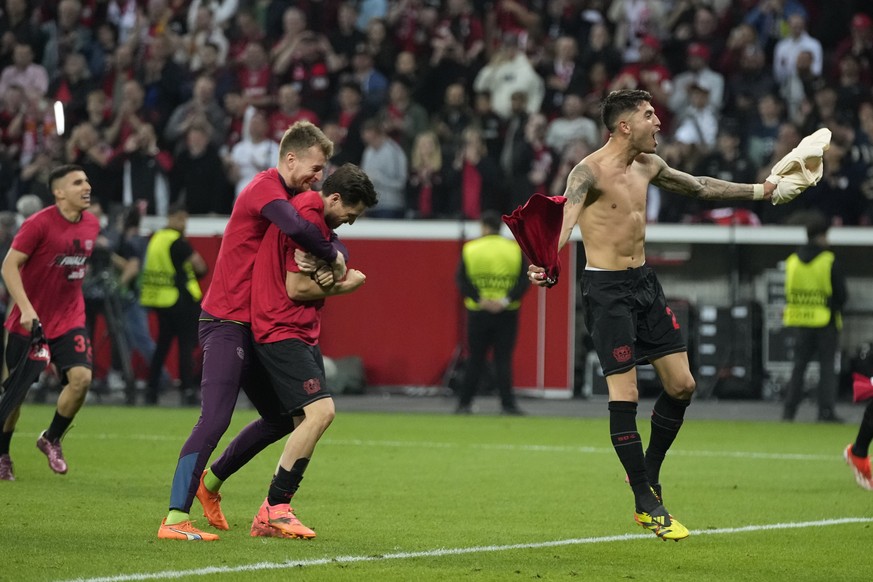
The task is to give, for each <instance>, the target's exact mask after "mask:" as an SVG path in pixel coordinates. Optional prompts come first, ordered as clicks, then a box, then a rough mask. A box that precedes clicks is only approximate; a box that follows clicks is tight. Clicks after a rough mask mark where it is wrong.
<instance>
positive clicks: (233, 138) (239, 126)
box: [221, 89, 255, 152]
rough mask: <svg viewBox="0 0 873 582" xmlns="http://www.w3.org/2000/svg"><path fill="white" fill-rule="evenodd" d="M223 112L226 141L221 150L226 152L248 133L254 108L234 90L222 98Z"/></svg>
mask: <svg viewBox="0 0 873 582" xmlns="http://www.w3.org/2000/svg"><path fill="white" fill-rule="evenodd" d="M224 111H225V112H226V113H227V139H225V141H224V145H223V146H222V148H221V150H222V151H224V152H227V151H230V148H232V147H233V146H234V145H236V144H237V143H238V142H239V141H240V140H241V139H242V138H243V135H245V134H246V133H247V132H248V128H249V120H250V119H251V117H252V115H253V114H254V112H255V108H254V107H252V106H251V105H249V104H248V103H247V102H246V100H245V98H244V97H243V96H242V94H240V92H239V90H236V89H234V90H231V91H229V92H228V93H227V94H226V95H225V96H224Z"/></svg>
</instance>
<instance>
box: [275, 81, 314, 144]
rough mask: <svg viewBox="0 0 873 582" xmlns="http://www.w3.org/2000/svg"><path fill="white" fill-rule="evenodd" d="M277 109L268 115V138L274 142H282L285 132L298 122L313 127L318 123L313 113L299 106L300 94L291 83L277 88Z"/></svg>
mask: <svg viewBox="0 0 873 582" xmlns="http://www.w3.org/2000/svg"><path fill="white" fill-rule="evenodd" d="M276 102H277V108H276V110H275V111H273V112H272V113H271V114H270V117H269V120H268V123H269V136H270V139H272V140H273V141H275V142H277V143H278V142H280V141H282V136H283V135H285V131H286V130H287V129H288V128H289V127H291V126H292V125H294V123H296V122H298V121H308V122H310V123H312V124H313V125H318V124H319V123H320V121H319V119H318V115H316V114H315V112H314V111H312V110H310V109H307V108H305V107H301V106H300V93H299V92H298V91H297V87H296V86H295V85H294V84H293V83H286V84H285V85H282V86H281V87H279V91H278V93H277V97H276Z"/></svg>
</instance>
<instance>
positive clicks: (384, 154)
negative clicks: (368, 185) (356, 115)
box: [361, 119, 409, 218]
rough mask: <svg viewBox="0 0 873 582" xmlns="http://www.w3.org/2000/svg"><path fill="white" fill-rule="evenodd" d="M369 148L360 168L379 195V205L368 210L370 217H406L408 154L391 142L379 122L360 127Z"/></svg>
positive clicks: (372, 121)
mask: <svg viewBox="0 0 873 582" xmlns="http://www.w3.org/2000/svg"><path fill="white" fill-rule="evenodd" d="M361 136H362V137H363V140H364V143H365V144H366V147H365V148H364V153H363V155H362V157H361V169H362V170H364V172H366V173H367V176H369V177H370V180H371V181H372V182H373V187H374V188H375V189H376V192H378V193H379V205H378V206H377V207H373V208H371V209H370V210H369V211H368V214H369V216H370V218H403V217H404V216H405V215H406V209H407V206H406V182H407V180H408V178H409V164H408V161H407V159H406V154H405V153H404V152H403V148H401V147H400V146H399V145H398V144H397V142H395V141H394V140H393V139H391V138H390V137H389V136H388V135H387V134H386V133H385V128H384V127H383V126H382V124H381V123H380V122H379V120H377V119H368V120H366V121H364V124H363V125H362V126H361Z"/></svg>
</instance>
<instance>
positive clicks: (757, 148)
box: [745, 93, 793, 167]
mask: <svg viewBox="0 0 873 582" xmlns="http://www.w3.org/2000/svg"><path fill="white" fill-rule="evenodd" d="M757 110H758V115H757V118H756V119H755V120H754V121H753V122H752V123H750V124H749V125H748V126H747V127H746V128H745V141H746V155H748V156H749V159H750V160H751V161H752V163H753V164H755V165H756V166H759V167H761V166H763V165H764V164H765V162H766V160H768V159H769V158H770V156H771V154H773V149H774V145H775V143H776V137H777V135H778V133H779V127H780V126H781V125H782V122H783V121H784V120H785V105H784V103H783V102H782V100H781V99H780V98H779V97H778V96H776V95H775V94H772V93H771V94H767V95H764V96H762V97H761V99H760V100H759V101H758V104H757ZM792 147H793V146H792ZM790 150H791V148H789V149H788V150H787V151H785V152H784V153H783V155H784V154H787V153H788V151H790ZM780 158H781V156H779V157H777V158H775V160H773V161H774V162H775V161H777V160H779V159H780Z"/></svg>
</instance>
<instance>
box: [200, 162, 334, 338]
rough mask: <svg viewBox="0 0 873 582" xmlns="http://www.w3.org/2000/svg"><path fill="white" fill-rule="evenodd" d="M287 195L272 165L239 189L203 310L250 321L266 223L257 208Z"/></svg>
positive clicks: (204, 299) (224, 317) (215, 315)
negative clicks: (255, 270)
mask: <svg viewBox="0 0 873 582" xmlns="http://www.w3.org/2000/svg"><path fill="white" fill-rule="evenodd" d="M290 199H291V195H290V194H289V192H288V190H286V189H285V186H284V185H283V184H282V181H281V179H280V178H279V171H278V170H276V168H270V169H269V170H264V171H263V172H261V173H259V174H258V175H257V176H255V177H254V178H253V179H252V181H251V182H249V185H248V186H246V187H245V188H243V191H242V192H240V193H239V196H238V197H237V199H236V202H235V203H234V205H233V211H232V212H231V213H230V219H229V220H228V221H227V226H226V227H225V229H224V236H223V238H222V239H221V248H220V249H219V250H218V259H217V260H216V262H215V272H214V273H213V275H212V282H211V283H210V284H209V289H208V290H207V291H206V297H204V298H203V303H202V306H203V310H204V311H206V312H207V313H209V314H210V315H212V316H214V317H217V318H219V319H232V320H234V321H242V322H244V323H249V322H251V320H252V318H251V305H250V304H251V296H252V267H253V266H254V263H255V256H256V255H257V254H258V246H260V244H261V239H263V238H264V233H265V232H267V227H268V226H269V225H270V221H269V220H267V219H266V218H264V217H263V216H262V215H261V210H262V209H263V208H264V206H266V205H267V204H269V203H270V202H272V201H273V200H290ZM322 221H323V219H322Z"/></svg>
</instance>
